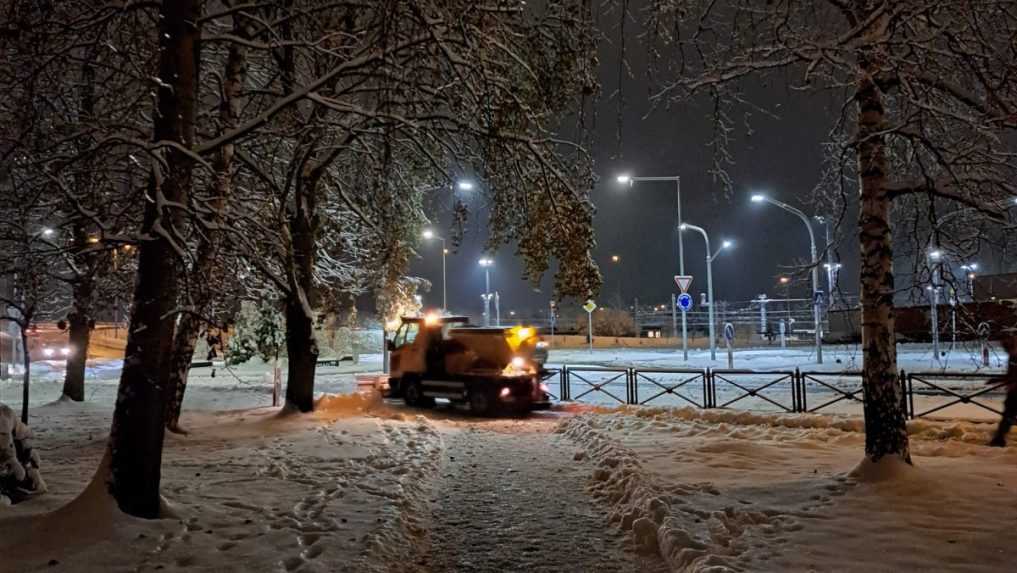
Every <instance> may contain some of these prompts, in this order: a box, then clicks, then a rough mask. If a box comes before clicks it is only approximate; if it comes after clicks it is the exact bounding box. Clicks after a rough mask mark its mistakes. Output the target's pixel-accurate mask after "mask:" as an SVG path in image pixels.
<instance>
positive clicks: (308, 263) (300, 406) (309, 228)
mask: <svg viewBox="0 0 1017 573" xmlns="http://www.w3.org/2000/svg"><path fill="white" fill-rule="evenodd" d="M316 188H317V176H316V175H313V176H310V177H302V178H301V180H300V181H299V182H298V183H297V186H296V190H295V191H294V207H293V211H292V212H291V214H290V220H289V227H290V229H289V230H290V238H291V245H292V246H291V249H292V250H291V257H292V259H291V261H290V272H289V289H288V291H289V292H287V296H286V352H287V354H288V368H287V379H286V405H287V406H289V407H292V408H296V409H297V410H299V411H300V412H310V411H311V410H313V409H314V369H315V367H316V366H317V364H318V344H317V341H315V339H314V316H313V313H312V310H311V309H312V302H313V298H312V295H313V289H314V275H313V273H314V246H315V233H316V229H317V224H316V215H315V208H316V201H315V192H316Z"/></svg>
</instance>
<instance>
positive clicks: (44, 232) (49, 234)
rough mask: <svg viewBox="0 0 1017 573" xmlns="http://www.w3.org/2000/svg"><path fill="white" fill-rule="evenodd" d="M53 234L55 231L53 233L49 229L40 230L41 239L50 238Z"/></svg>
mask: <svg viewBox="0 0 1017 573" xmlns="http://www.w3.org/2000/svg"><path fill="white" fill-rule="evenodd" d="M55 232H56V231H54V230H53V229H50V228H49V227H43V229H42V236H43V237H52V236H53V233H55Z"/></svg>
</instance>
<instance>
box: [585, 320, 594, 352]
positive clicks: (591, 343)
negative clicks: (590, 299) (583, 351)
mask: <svg viewBox="0 0 1017 573" xmlns="http://www.w3.org/2000/svg"><path fill="white" fill-rule="evenodd" d="M586 319H587V320H588V321H589V330H588V331H587V332H589V333H590V353H591V354H592V353H593V313H592V312H590V311H586Z"/></svg>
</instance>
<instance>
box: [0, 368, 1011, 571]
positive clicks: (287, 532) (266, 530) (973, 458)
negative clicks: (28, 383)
mask: <svg viewBox="0 0 1017 573" xmlns="http://www.w3.org/2000/svg"><path fill="white" fill-rule="evenodd" d="M609 352H610V351H605V358H604V360H603V361H602V362H599V363H600V364H610V365H619V364H620V365H626V366H627V365H632V364H637V365H638V364H640V361H646V362H645V363H646V364H651V363H652V365H653V366H656V367H673V364H672V363H669V362H668V361H669V360H673V358H671V357H668V356H667V354H668V353H661V352H649V353H648V352H646V351H633V352H626V353H623V354H621V355H614V356H615V357H612V356H613V355H611V354H609ZM581 354H585V353H583V352H582V351H578V353H577V351H563V352H555V353H554V354H552V361H553V362H557V363H561V362H566V361H567V363H569V364H570V365H571V364H578V363H579V361H575V362H574V361H573V359H576V358H578V357H579V356H580V355H581ZM361 358H362V360H361V362H360V363H359V364H350V363H343V365H342V366H339V367H323V368H320V369H319V377H318V384H317V387H318V389H319V390H320V391H327V392H337V393H343V392H350V391H352V390H353V389H354V386H355V381H354V373H356V372H360V371H377V370H379V369H380V367H381V364H380V356H377V355H374V356H364V357H361ZM589 358H590V357H589V355H587V359H589ZM800 359H801V357H796V356H790V357H789V356H780V357H769V358H763V357H761V358H760V360H761V361H767V362H770V363H778V361H781V360H783V361H784V362H780V363H779V364H777V365H776V366H767V367H766V368H767V369H774V370H784V369H786V368H787V366H791V368H793V365H792V364H794V363H795V361H797V360H800ZM831 361H834V364H836V362H835V359H833V360H831ZM589 362H591V361H590V360H587V363H589ZM37 367H38V368H37V370H36V371H35V378H34V382H33V385H32V386H33V389H32V399H31V405H32V408H31V423H32V428H33V430H34V432H35V434H36V440H35V445H36V447H37V449H38V451H39V453H40V455H41V458H42V464H43V465H42V471H43V475H44V477H45V479H46V481H47V483H48V485H49V493H47V494H45V495H43V496H40V497H38V498H35V499H33V500H31V501H30V502H26V503H23V504H20V505H18V506H14V507H10V508H0V571H3V572H4V573H6V571H8V570H10V571H18V572H20V571H42V570H47V571H68V572H78V571H80V572H84V573H92V572H97V571H156V570H159V571H208V572H219V571H224V572H229V571H236V572H241V571H243V572H248V571H250V572H260V571H266V572H269V571H271V572H290V571H305V572H314V571H367V572H371V571H399V572H403V571H407V572H421V573H422V572H425V571H434V572H440V571H491V572H494V571H512V570H527V571H597V570H602V571H660V570H663V569H664V568H670V569H671V570H673V571H712V572H715V573H717V572H723V571H750V572H755V571H759V572H769V571H859V572H863V571H864V572H868V571H902V570H922V569H924V570H950V571H979V572H981V571H1007V570H1010V569H1011V568H1012V551H1011V549H1010V546H1011V545H1012V544H1011V543H1009V538H1010V537H1011V532H1012V528H1013V526H1014V525H1017V522H1015V521H1014V519H1015V518H1017V473H1015V472H1014V471H1013V468H1014V467H1015V464H1017V449H1010V450H999V449H990V448H987V447H984V446H983V445H982V444H984V443H985V442H987V441H988V439H989V434H990V432H991V431H992V428H993V425H992V424H991V423H977V422H970V421H946V422H943V421H931V420H917V421H912V422H910V424H909V428H910V431H911V434H912V448H913V453H914V460H915V463H916V467H915V468H910V467H907V468H895V470H896V471H894V472H891V474H892V475H885V476H872V475H870V474H869V473H868V472H861V473H859V474H855V475H853V474H852V469H853V468H854V467H855V465H856V464H857V462H858V460H859V459H860V458H861V456H862V451H863V447H864V435H863V434H862V427H863V425H862V421H861V419H860V418H859V417H858V416H849V415H838V416H830V415H774V414H768V413H765V412H758V411H755V412H748V411H736V410H723V409H711V410H701V409H693V408H688V409H666V408H659V407H642V408H636V407H627V408H622V409H609V408H600V407H597V406H590V405H580V404H568V405H563V406H562V407H560V408H559V409H558V410H556V411H555V412H550V413H541V414H538V415H534V416H531V417H530V418H527V419H523V420H479V419H474V418H470V417H468V416H464V415H463V414H461V413H459V412H456V411H452V410H448V409H442V408H439V409H438V410H435V411H433V412H415V411H410V410H406V409H403V408H398V407H394V406H393V405H386V404H382V403H380V402H379V401H377V399H369V398H365V397H362V396H354V395H348V394H347V395H341V396H334V395H326V396H323V397H322V398H320V402H319V405H320V407H319V410H318V411H317V412H316V413H315V414H313V415H308V416H290V417H284V418H280V417H278V416H277V413H278V412H277V410H276V409H273V408H271V407H270V403H271V383H270V380H269V379H267V378H266V373H267V372H268V371H269V366H267V365H265V364H261V363H259V362H258V361H254V362H253V363H250V364H247V365H244V366H242V367H239V368H232V369H229V370H226V369H224V368H222V367H221V366H220V367H217V368H215V369H214V370H215V376H214V377H213V376H212V371H213V369H211V368H200V369H195V370H194V371H193V372H192V377H191V383H190V385H189V389H188V393H187V401H186V403H185V408H184V417H183V420H182V422H183V425H184V426H185V427H186V428H189V429H190V430H191V432H192V433H191V434H190V435H188V436H176V435H170V436H168V437H167V445H166V450H165V456H164V464H163V467H164V472H163V488H164V494H165V496H166V498H167V499H168V501H169V503H170V504H171V507H172V509H173V511H174V512H175V514H176V516H177V517H175V518H172V519H164V520H157V521H142V520H136V519H132V518H128V517H126V516H124V515H122V514H120V513H119V512H118V511H117V510H116V509H115V508H114V507H113V505H112V503H111V502H110V501H109V498H108V497H107V496H106V495H104V493H103V491H102V490H101V488H94V487H93V488H90V489H88V490H86V486H88V484H89V483H90V480H91V479H92V476H93V474H94V472H95V470H96V468H97V467H98V465H99V463H100V460H101V458H102V454H103V451H104V446H105V440H106V436H107V434H108V431H109V424H110V418H111V414H112V408H113V403H114V398H115V395H116V384H117V379H118V375H119V367H120V365H119V362H118V361H96V362H95V363H93V364H90V366H89V370H88V381H87V386H86V388H87V390H86V395H87V397H88V401H87V402H85V403H83V404H74V403H68V402H62V401H55V400H56V398H57V397H58V396H59V393H60V386H61V383H62V371H61V369H60V368H59V366H58V365H47V364H39V365H37ZM830 376H831V377H832V378H836V373H835V372H834V373H831V374H830ZM0 391H2V395H0V400H3V401H5V402H7V403H8V404H10V405H11V406H12V407H15V409H17V407H18V404H19V397H20V383H19V382H17V381H11V382H2V383H0ZM622 396H624V393H622ZM873 477H886V478H888V479H885V480H883V481H878V480H874V479H873ZM587 487H588V489H587ZM83 490H84V491H85V493H84V494H83V495H80V496H79V494H81V493H82V491H83ZM68 503H70V505H67V504H68ZM50 512H53V513H50ZM612 523H614V524H615V525H617V526H620V528H621V531H622V532H624V535H621V536H620V535H618V534H616V533H615V532H614V531H615V530H614V529H613V526H612V525H611V524H612ZM637 548H638V549H641V550H642V551H643V552H644V554H643V555H642V556H636V555H633V549H637ZM664 562H666V563H667V566H668V567H665V565H664Z"/></svg>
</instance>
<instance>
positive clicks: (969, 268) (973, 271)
mask: <svg viewBox="0 0 1017 573" xmlns="http://www.w3.org/2000/svg"><path fill="white" fill-rule="evenodd" d="M961 269H963V270H964V271H966V276H967V279H968V295H969V296H970V297H971V301H972V302H974V300H975V277H977V276H978V275H977V271H978V263H971V264H968V265H961Z"/></svg>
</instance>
